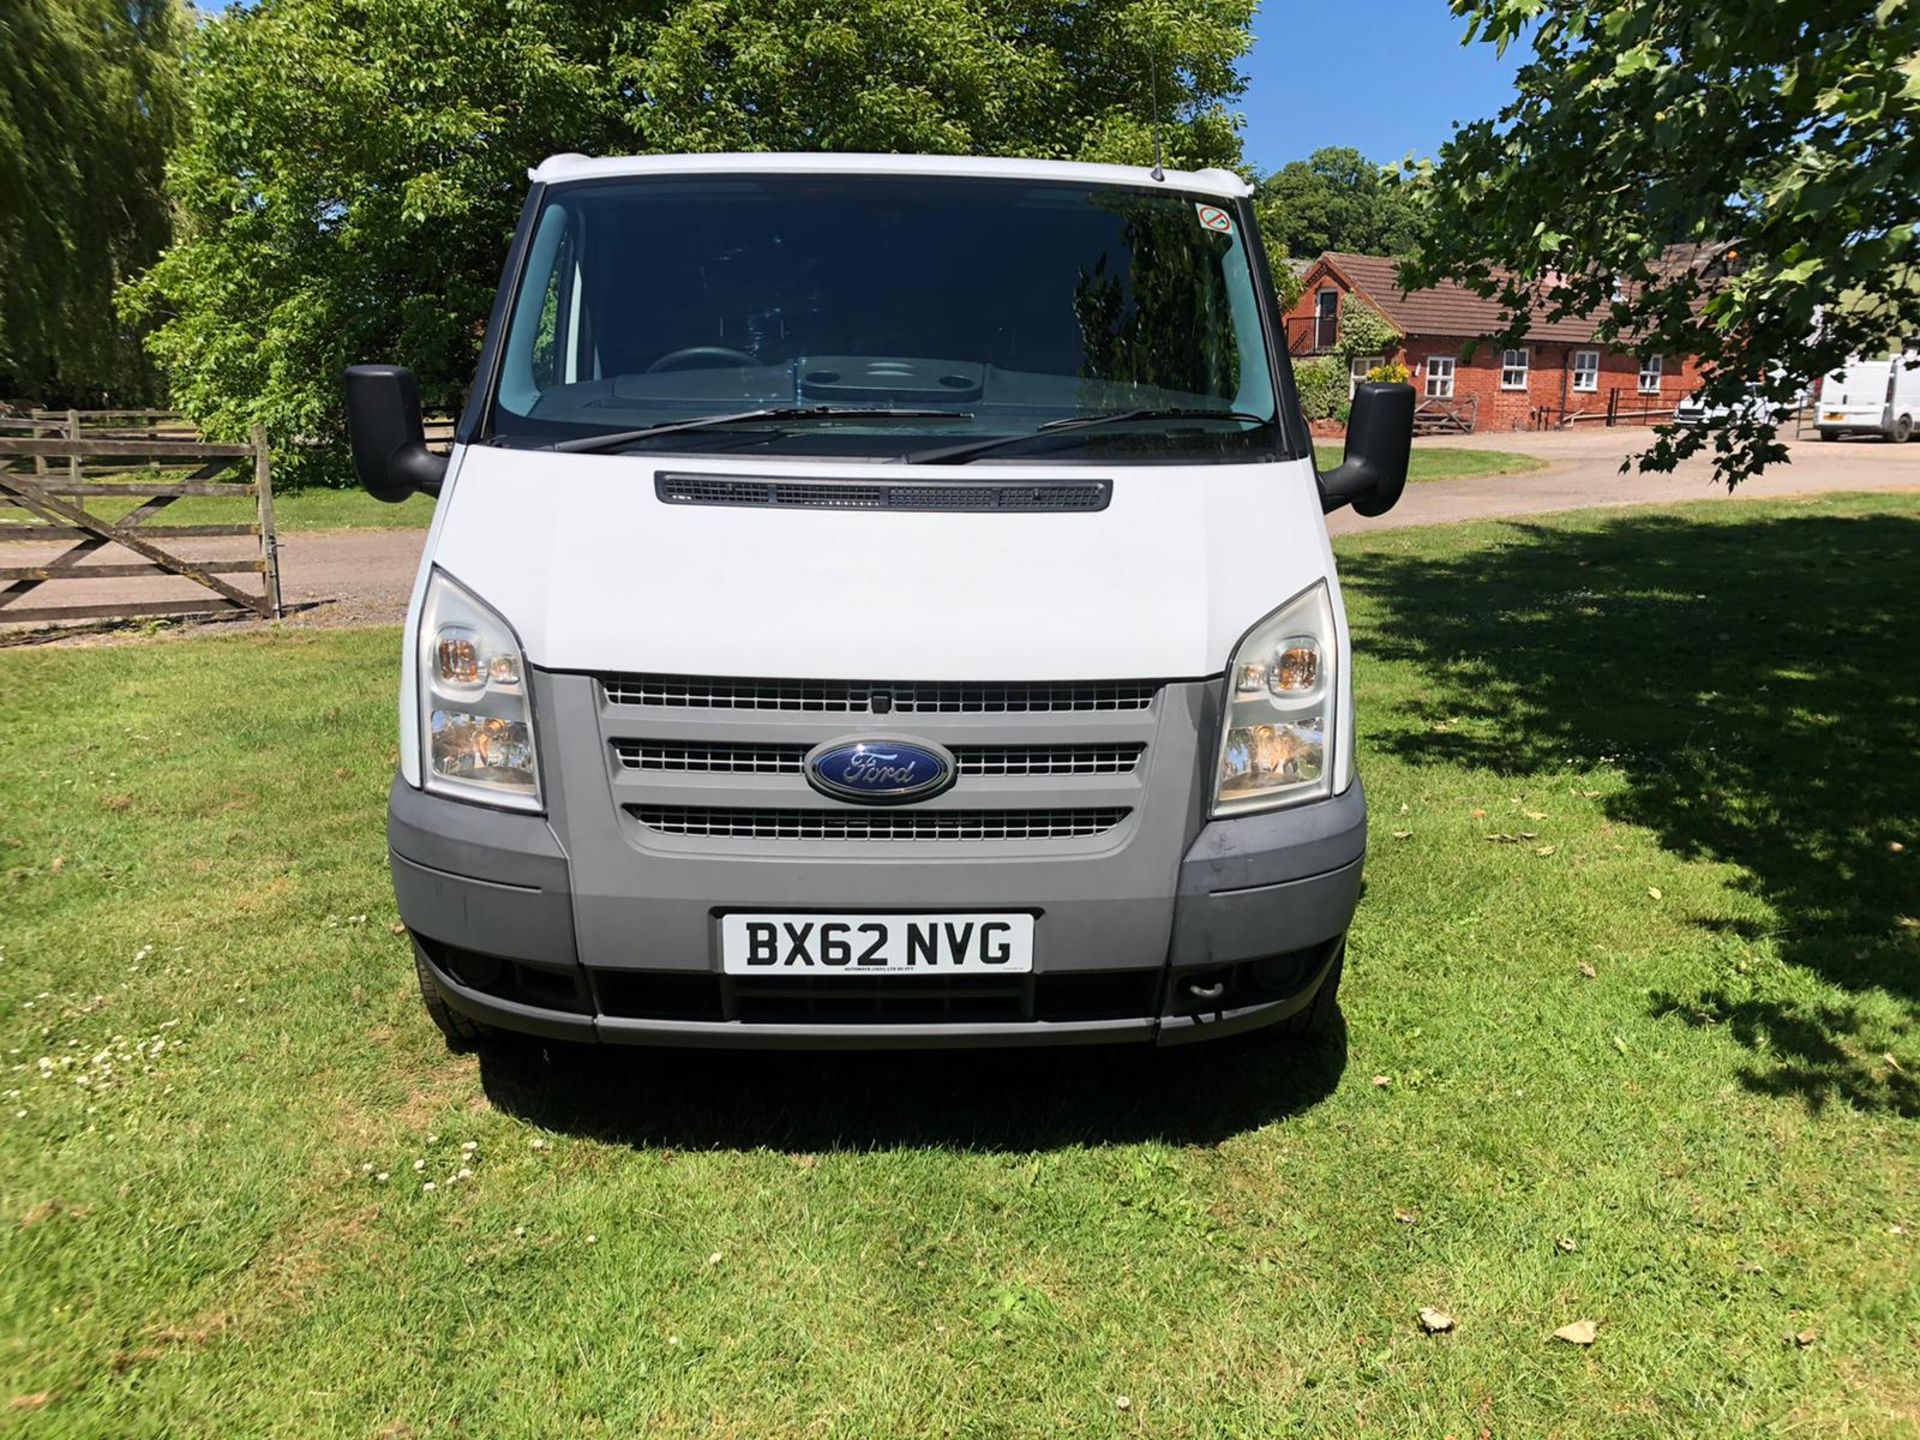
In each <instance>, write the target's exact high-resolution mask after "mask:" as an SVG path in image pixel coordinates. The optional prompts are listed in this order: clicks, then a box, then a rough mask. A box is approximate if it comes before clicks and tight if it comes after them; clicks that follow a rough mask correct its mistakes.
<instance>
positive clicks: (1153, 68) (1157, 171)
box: [1147, 53, 1167, 180]
mask: <svg viewBox="0 0 1920 1440" xmlns="http://www.w3.org/2000/svg"><path fill="white" fill-rule="evenodd" d="M1147 86H1148V88H1149V90H1150V91H1151V92H1152V95H1153V178H1154V179H1156V180H1165V179H1166V178H1167V172H1166V170H1165V169H1164V168H1163V167H1162V166H1161V164H1160V57H1159V55H1158V54H1157V53H1156V54H1153V55H1150V56H1149V57H1148V59H1147Z"/></svg>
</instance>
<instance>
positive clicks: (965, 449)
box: [900, 406, 1273, 465]
mask: <svg viewBox="0 0 1920 1440" xmlns="http://www.w3.org/2000/svg"><path fill="white" fill-rule="evenodd" d="M1128 420H1233V421H1238V422H1240V423H1241V424H1252V425H1271V424H1273V417H1272V416H1271V415H1250V414H1248V413H1247V412H1246V411H1244V410H1203V409H1201V408H1199V407H1197V406H1187V407H1174V408H1166V409H1144V410H1108V411H1103V412H1102V413H1100V414H1098V415H1067V416H1064V417H1062V418H1061V419H1059V420H1049V421H1047V423H1046V424H1044V425H1041V426H1039V427H1037V428H1036V429H1033V430H1029V431H1027V432H1026V433H1025V434H1021V435H996V436H995V437H994V438H993V439H991V440H969V441H966V442H965V443H963V444H959V445H943V446H941V447H940V448H939V449H937V450H919V451H915V452H913V453H912V454H909V455H902V456H901V457H900V460H901V462H902V463H903V464H907V465H964V464H965V463H966V462H967V461H969V460H971V459H973V458H974V457H975V456H979V455H987V454H991V453H992V452H993V451H995V450H1005V449H1008V448H1010V447H1012V446H1015V445H1024V444H1026V443H1027V442H1028V441H1031V440H1044V439H1046V438H1047V437H1049V436H1053V435H1060V434H1070V433H1071V432H1073V431H1075V430H1092V429H1095V428H1097V427H1099V426H1102V425H1118V424H1121V423H1123V422H1125V421H1128Z"/></svg>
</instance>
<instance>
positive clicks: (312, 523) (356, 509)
mask: <svg viewBox="0 0 1920 1440" xmlns="http://www.w3.org/2000/svg"><path fill="white" fill-rule="evenodd" d="M136 503H138V502H137V501H134V500H122V499H120V497H119V496H117V495H108V496H89V497H88V499H87V509H89V510H90V511H92V512H93V513H94V514H96V515H99V516H100V517H102V518H103V519H107V520H118V519H119V518H120V517H121V516H122V515H125V514H126V513H127V512H128V511H129V510H131V509H133V507H134V505H135V504H136ZM25 518H26V517H25V516H24V515H23V513H22V512H20V511H11V512H0V524H19V523H24V520H25ZM252 519H253V501H252V500H250V499H245V498H236V499H225V498H221V499H213V498H209V497H207V496H200V495H188V496H183V497H182V498H180V499H178V500H175V501H174V502H173V503H172V504H171V505H169V506H168V507H167V508H166V512H165V517H164V518H160V517H156V518H155V519H154V520H153V521H152V522H151V523H153V524H155V525H237V524H242V523H246V522H250V521H252ZM273 520H274V525H275V527H276V528H277V529H280V530H424V529H426V528H427V526H429V525H431V524H432V523H433V502H432V501H431V500H429V499H428V498H427V497H426V496H424V495H412V496H409V497H408V498H407V499H406V500H405V501H403V502H401V503H400V504H398V505H389V504H387V503H386V502H385V501H383V500H376V499H374V498H373V497H372V496H371V495H369V494H367V492H366V491H364V490H298V491H294V492H293V493H291V494H284V495H282V494H276V495H275V496H274V497H273Z"/></svg>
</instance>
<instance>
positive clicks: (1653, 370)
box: [1640, 355, 1667, 395]
mask: <svg viewBox="0 0 1920 1440" xmlns="http://www.w3.org/2000/svg"><path fill="white" fill-rule="evenodd" d="M1666 370H1667V357H1666V356H1664V355H1642V356H1641V357H1640V393H1641V394H1642V395H1658V394H1659V393H1660V382H1661V381H1662V380H1663V379H1664V378H1666ZM1649 381H1651V382H1652V383H1651V384H1649V383H1648V382H1649Z"/></svg>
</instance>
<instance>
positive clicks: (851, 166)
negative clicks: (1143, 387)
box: [527, 151, 1253, 199]
mask: <svg viewBox="0 0 1920 1440" xmlns="http://www.w3.org/2000/svg"><path fill="white" fill-rule="evenodd" d="M749 174H750V175H768V174H773V175H951V176H965V177H969V178H980V179H995V180H1073V181H1078V182H1079V183H1081V184H1083V185H1134V186H1141V185H1145V186H1153V185H1160V184H1164V185H1166V186H1168V187H1169V188H1171V189H1174V190H1185V191H1190V192H1192V193H1195V194H1200V195H1217V196H1220V197H1221V198H1222V199H1237V198H1238V197H1240V196H1242V195H1248V194H1251V193H1252V190H1253V187H1252V186H1250V185H1249V184H1247V182H1246V181H1245V180H1244V179H1242V178H1241V177H1240V176H1238V175H1236V174H1234V173H1233V172H1232V171H1230V170H1193V171H1187V170H1168V171H1166V172H1165V174H1166V179H1165V180H1164V181H1156V180H1155V179H1154V178H1153V172H1152V171H1151V170H1148V169H1146V168H1145V167H1143V166H1136V165H1082V164H1079V163H1077V162H1073V161H1066V160H1006V159H997V158H994V157H991V156H984V155H841V154H830V155H822V154H805V155H792V154H781V153H776V152H771V151H768V152H757V153H750V154H716V155H620V156H614V155H609V156H605V157H603V158H597V159H596V158H589V157H588V156H585V155H573V154H568V155H552V156H549V157H548V158H547V159H545V160H542V161H541V162H540V163H539V164H538V165H536V166H534V168H533V169H531V170H529V171H528V172H527V178H528V179H530V180H532V181H534V182H535V183H536V184H543V185H554V184H560V183H564V182H566V181H570V180H606V179H611V178H614V177H617V176H622V175H749Z"/></svg>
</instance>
